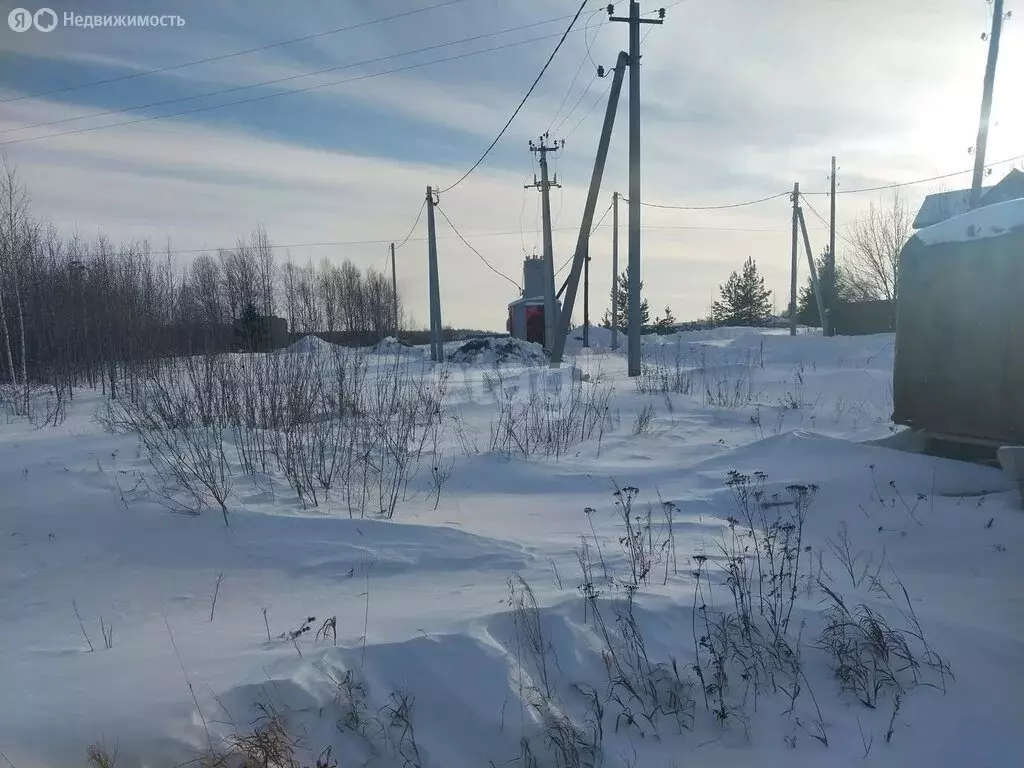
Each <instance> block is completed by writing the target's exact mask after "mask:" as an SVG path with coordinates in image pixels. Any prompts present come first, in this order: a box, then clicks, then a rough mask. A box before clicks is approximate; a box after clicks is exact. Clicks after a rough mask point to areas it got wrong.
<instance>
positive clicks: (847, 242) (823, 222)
mask: <svg viewBox="0 0 1024 768" xmlns="http://www.w3.org/2000/svg"><path fill="white" fill-rule="evenodd" d="M800 198H801V199H802V200H803V201H804V203H805V204H806V205H807V208H808V210H810V212H811V213H813V214H814V215H815V216H816V217H817V218H818V220H819V221H820V222H821V223H822V224H824V225H825V228H826V229H829V228H830V227H829V223H828V221H826V220H825V217H824V216H822V215H821V214H820V213H818V211H817V209H816V208H815V207H814V206H813V205H811V201H810V200H808V199H807V198H806V197H804V196H803V193H801V194H800ZM856 223H858V222H855V221H849V222H847V223H846V225H847V226H848V225H850V224H856ZM840 226H843V225H839V224H837V225H836V236H837V237H839V238H840V239H841V240H844V241H846V244H847V245H850V246H853V247H854V248H856V247H857V245H856V243H854V242H853V240H851V239H850V238H848V237H847V236H846V235H844V234H843V233H842V232H840V231H839V227H840Z"/></svg>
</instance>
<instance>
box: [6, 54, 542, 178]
mask: <svg viewBox="0 0 1024 768" xmlns="http://www.w3.org/2000/svg"><path fill="white" fill-rule="evenodd" d="M553 37H557V35H542V36H540V37H533V38H529V39H527V40H519V41H517V42H513V43H504V44H502V45H495V46H491V47H490V48H482V49H480V50H477V51H469V52H466V53H459V54H454V55H452V56H446V57H444V58H441V59H434V60H432V61H424V62H419V63H418V64H408V65H406V66H404V67H395V68H394V69H387V70H384V71H382V72H372V73H369V74H366V75H357V76H355V77H349V78H345V79H343V80H334V81H332V82H329V83H320V84H318V85H310V86H306V87H304V88H296V89H294V90H291V91H284V92H282V93H267V94H263V95H261V96H253V97H251V98H248V99H238V100H236V101H229V102H225V103H223V104H211V105H208V106H205V107H196V108H194V109H185V110H180V111H178V112H169V113H167V114H164V115H150V116H148V117H140V118H137V119H135V120H124V121H122V122H119V123H109V124H107V125H95V126H88V127H85V128H77V129H75V130H71V131H61V132H58V133H49V134H45V135H43V136H29V137H28V138H24V139H11V140H10V141H5V142H0V147H3V146H8V145H11V144H24V143H26V142H30V141H39V140H41V139H52V138H56V137H58V136H70V135H73V134H78V133H89V132H91V131H100V130H106V129H108V128H117V127H119V126H123V125H136V124H138V123H147V122H150V121H153V120H164V119H166V118H169V117H180V116H182V115H191V114H195V113H197V112H205V111H208V110H212V109H221V108H223V107H232V106H237V105H239V104H250V103H253V102H256V101H263V100H266V99H273V98H277V97H279V96H291V95H294V94H297V93H305V92H307V91H315V90H318V89H321V88H329V87H332V86H336V85H344V84H346V83H353V82H357V81H359V80H368V79H371V78H374V77H382V76H384V75H392V74H395V73H398V72H407V71H409V70H412V69H419V68H420V67H427V66H431V65H434V64H443V63H445V62H449V61H456V60H459V59H465V58H469V57H471V56H479V55H481V54H485V53H492V52H494V51H500V50H505V49H507V48H515V47H517V46H520V45H527V44H528V43H535V42H538V41H541V40H550V39H551V38H553ZM449 189H450V188H449Z"/></svg>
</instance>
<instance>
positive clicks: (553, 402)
mask: <svg viewBox="0 0 1024 768" xmlns="http://www.w3.org/2000/svg"><path fill="white" fill-rule="evenodd" d="M558 382H561V379H560V378H559V379H558ZM611 394H612V387H611V385H610V384H599V383H596V382H592V381H583V380H576V379H573V380H571V381H570V382H569V383H568V384H565V385H561V384H559V386H558V387H557V388H556V389H555V391H554V392H545V391H533V392H530V393H528V394H526V395H525V396H524V395H522V394H521V393H520V391H519V389H518V388H517V387H514V386H507V387H504V388H503V389H502V391H501V392H500V394H499V397H498V414H497V419H496V420H495V421H492V422H491V427H490V444H489V450H490V452H491V453H500V454H505V455H506V456H509V457H511V456H512V455H514V454H515V455H520V456H522V457H523V458H529V457H530V456H533V455H541V456H545V457H554V458H555V459H558V458H559V457H561V456H562V455H564V454H565V453H567V452H568V451H569V450H570V449H571V448H572V447H573V446H575V445H578V444H580V443H583V442H585V441H587V440H591V439H593V438H595V437H596V438H597V439H598V445H599V446H600V442H601V440H602V438H603V437H604V433H605V430H607V429H609V428H611V427H612V425H613V420H612V414H611V410H610V407H609V400H610V398H611Z"/></svg>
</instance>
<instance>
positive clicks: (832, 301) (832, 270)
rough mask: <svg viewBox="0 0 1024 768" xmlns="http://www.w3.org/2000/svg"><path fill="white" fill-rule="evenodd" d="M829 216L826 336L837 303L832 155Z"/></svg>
mask: <svg viewBox="0 0 1024 768" xmlns="http://www.w3.org/2000/svg"><path fill="white" fill-rule="evenodd" d="M829 186H830V187H831V191H830V192H829V203H830V205H829V217H828V259H827V264H826V266H827V270H826V275H825V291H826V295H825V296H824V305H825V314H824V315H822V316H821V332H822V334H823V335H825V336H831V335H832V308H833V307H834V306H835V305H836V295H837V294H836V156H835V155H832V175H831V176H830V177H829Z"/></svg>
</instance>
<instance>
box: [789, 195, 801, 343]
mask: <svg viewBox="0 0 1024 768" xmlns="http://www.w3.org/2000/svg"><path fill="white" fill-rule="evenodd" d="M799 228H800V182H796V183H795V184H794V185H793V258H792V262H791V264H790V271H789V335H790V336H796V262H797V253H798V250H799V246H798V245H797V238H798V237H799V234H800V233H799Z"/></svg>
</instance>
